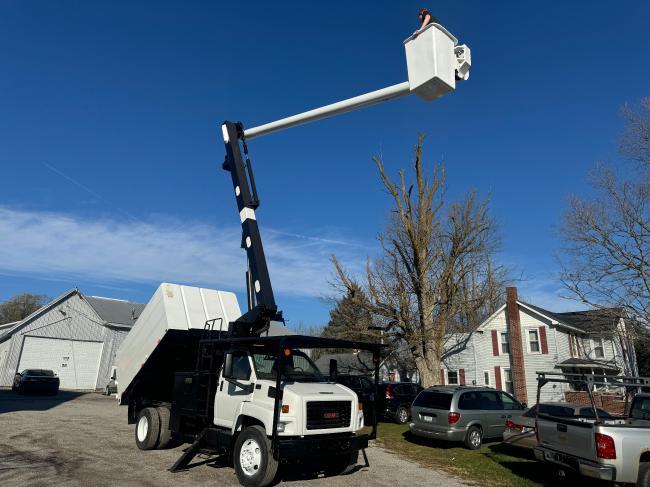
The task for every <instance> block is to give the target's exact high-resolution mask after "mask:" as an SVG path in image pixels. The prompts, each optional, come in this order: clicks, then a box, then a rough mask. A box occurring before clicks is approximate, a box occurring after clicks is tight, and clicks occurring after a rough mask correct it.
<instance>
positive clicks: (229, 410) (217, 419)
mask: <svg viewBox="0 0 650 487" xmlns="http://www.w3.org/2000/svg"><path fill="white" fill-rule="evenodd" d="M232 372H233V377H232V378H233V379H234V380H236V381H237V382H240V383H242V384H245V385H249V384H251V383H252V379H253V374H252V367H251V361H250V357H249V356H248V354H247V353H246V352H241V351H236V352H233V353H232ZM251 395H252V394H251V393H249V392H248V391H245V390H244V389H242V388H241V387H239V386H237V385H235V384H233V383H231V382H228V381H227V380H226V379H224V378H223V374H222V375H220V376H219V386H218V387H217V393H216V397H215V407H214V424H216V425H217V426H224V427H226V428H232V427H233V426H234V424H235V419H236V417H237V415H238V414H239V409H240V407H241V404H242V403H243V402H245V401H249V400H250V398H251Z"/></svg>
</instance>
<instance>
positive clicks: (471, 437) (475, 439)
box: [465, 426, 483, 450]
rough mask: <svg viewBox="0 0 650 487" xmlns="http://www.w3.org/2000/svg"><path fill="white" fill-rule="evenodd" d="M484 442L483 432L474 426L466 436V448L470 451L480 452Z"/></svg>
mask: <svg viewBox="0 0 650 487" xmlns="http://www.w3.org/2000/svg"><path fill="white" fill-rule="evenodd" d="M482 441H483V432H482V431H481V429H480V428H478V427H476V426H472V427H471V428H470V429H468V430H467V434H466V435H465V446H466V447H467V448H469V449H470V450H478V449H479V448H481V443H482Z"/></svg>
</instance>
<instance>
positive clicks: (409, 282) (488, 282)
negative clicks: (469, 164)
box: [333, 136, 503, 386]
mask: <svg viewBox="0 0 650 487" xmlns="http://www.w3.org/2000/svg"><path fill="white" fill-rule="evenodd" d="M374 162H375V164H376V165H377V169H378V170H379V175H380V178H381V181H382V183H383V185H384V187H385V189H386V190H387V191H388V193H389V194H390V196H391V199H392V202H393V205H394V207H393V212H392V215H391V218H390V221H389V223H388V225H387V228H386V230H385V231H384V232H383V233H382V234H380V235H379V241H380V243H381V248H382V255H381V256H380V257H379V258H378V259H376V260H375V261H374V262H372V263H371V262H368V266H367V271H366V276H365V279H364V283H363V285H362V284H361V283H360V282H357V281H356V280H355V279H354V278H352V277H351V276H349V275H348V274H347V273H346V272H345V270H344V269H343V267H342V266H341V264H340V263H339V262H338V261H337V260H336V258H335V257H334V258H333V263H334V265H335V268H336V273H337V276H338V279H339V282H340V283H341V284H342V285H343V286H344V287H345V288H346V289H348V290H352V289H354V288H355V287H359V288H362V289H364V292H365V294H366V295H367V297H368V299H367V301H366V302H365V303H359V304H360V305H361V306H364V307H365V308H366V309H368V311H370V313H371V314H372V315H373V317H374V319H375V322H376V323H379V324H380V326H382V327H383V329H384V330H385V332H386V335H387V336H390V337H393V338H394V339H396V340H401V341H403V342H404V343H406V344H407V345H408V349H410V351H411V353H412V357H413V360H414V363H415V366H416V367H417V369H418V372H419V374H420V380H421V382H422V384H423V385H424V386H429V385H432V384H435V383H437V382H438V381H439V377H440V375H439V370H440V361H441V358H442V357H443V354H444V352H445V345H446V341H447V338H448V337H449V335H450V334H454V333H457V332H459V331H462V330H463V329H465V328H467V327H470V326H472V325H473V326H475V325H477V324H478V321H477V318H476V317H477V316H479V315H483V314H484V313H486V312H487V311H491V307H493V306H494V302H493V299H494V296H495V295H496V294H497V292H498V291H497V290H498V289H499V288H500V287H501V286H500V284H501V280H502V277H503V272H502V269H501V268H500V267H498V266H496V265H495V264H494V263H493V256H494V253H495V251H496V249H497V246H498V243H499V239H498V237H497V235H496V225H495V223H494V221H493V219H492V218H491V217H490V215H489V212H488V204H487V202H486V201H479V200H478V198H477V196H476V194H475V193H473V192H472V193H469V194H468V195H467V196H466V197H465V198H464V200H463V201H461V202H459V203H451V204H447V203H446V201H445V184H446V181H445V172H444V169H443V168H442V167H440V168H437V169H436V170H435V171H434V173H433V177H432V179H431V180H429V179H428V178H427V176H426V175H425V172H424V167H423V164H422V136H420V137H419V139H418V144H417V145H416V147H415V162H414V165H413V170H414V176H415V182H414V183H413V184H408V183H407V181H406V173H405V171H400V173H399V181H398V182H397V183H394V182H393V181H392V180H391V179H390V178H389V176H388V175H387V174H386V170H385V167H384V164H383V162H382V160H381V159H380V158H374Z"/></svg>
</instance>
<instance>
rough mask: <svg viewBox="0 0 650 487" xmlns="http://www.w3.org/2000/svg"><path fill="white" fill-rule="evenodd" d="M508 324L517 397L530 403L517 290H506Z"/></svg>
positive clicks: (512, 370)
mask: <svg viewBox="0 0 650 487" xmlns="http://www.w3.org/2000/svg"><path fill="white" fill-rule="evenodd" d="M506 323H507V325H508V334H509V337H510V364H511V369H510V370H511V372H512V382H513V386H514V390H515V397H516V398H517V399H518V400H519V401H520V402H528V392H527V391H526V368H525V365H524V342H523V338H522V336H521V320H520V319H519V305H518V304H517V288H516V287H507V288H506Z"/></svg>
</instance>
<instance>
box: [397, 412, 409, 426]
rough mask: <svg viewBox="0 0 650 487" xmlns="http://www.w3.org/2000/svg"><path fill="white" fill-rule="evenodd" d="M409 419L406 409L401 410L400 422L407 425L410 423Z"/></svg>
mask: <svg viewBox="0 0 650 487" xmlns="http://www.w3.org/2000/svg"><path fill="white" fill-rule="evenodd" d="M408 419H409V417H408V413H407V412H406V409H402V410H400V412H399V420H400V422H402V423H406V422H407V421H408Z"/></svg>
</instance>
